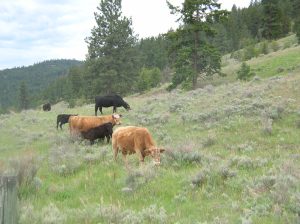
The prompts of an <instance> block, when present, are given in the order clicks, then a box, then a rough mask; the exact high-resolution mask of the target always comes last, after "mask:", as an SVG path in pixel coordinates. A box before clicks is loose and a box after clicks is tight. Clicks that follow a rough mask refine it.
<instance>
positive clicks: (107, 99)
mask: <svg viewBox="0 0 300 224" xmlns="http://www.w3.org/2000/svg"><path fill="white" fill-rule="evenodd" d="M102 107H113V113H116V112H117V107H124V108H125V109H126V110H130V106H129V104H128V103H126V102H125V101H124V100H123V99H122V97H120V96H119V95H107V96H96V97H95V116H97V111H98V108H99V111H100V112H101V114H102Z"/></svg>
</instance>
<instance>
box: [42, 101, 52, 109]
mask: <svg viewBox="0 0 300 224" xmlns="http://www.w3.org/2000/svg"><path fill="white" fill-rule="evenodd" d="M50 110H51V104H50V103H45V104H44V105H43V111H50Z"/></svg>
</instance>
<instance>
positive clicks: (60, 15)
mask: <svg viewBox="0 0 300 224" xmlns="http://www.w3.org/2000/svg"><path fill="white" fill-rule="evenodd" d="M183 1H184V0H170V2H171V3H172V4H174V5H178V6H180V5H181V4H182V3H183ZM99 3H100V0H0V70H2V69H5V68H13V67H20V66H28V65H32V64H34V63H37V62H42V61H44V60H49V59H77V60H84V59H85V56H86V54H87V44H86V42H85V41H84V39H85V38H86V37H88V36H90V31H91V29H92V28H93V26H94V25H95V19H94V12H95V11H97V6H99ZM219 3H221V4H222V8H223V9H228V10H230V9H231V7H232V5H233V4H235V5H236V6H237V7H240V8H242V7H247V6H248V5H249V3H250V0H232V1H231V0H219ZM122 12H123V14H124V15H125V16H126V17H128V18H131V19H132V28H133V30H134V32H135V34H137V35H138V37H139V38H144V37H150V36H157V35H158V34H162V33H166V32H167V31H168V30H169V29H170V28H176V27H177V24H176V22H175V20H176V17H175V16H174V15H171V14H170V10H169V8H168V6H167V4H166V1H165V0H122Z"/></svg>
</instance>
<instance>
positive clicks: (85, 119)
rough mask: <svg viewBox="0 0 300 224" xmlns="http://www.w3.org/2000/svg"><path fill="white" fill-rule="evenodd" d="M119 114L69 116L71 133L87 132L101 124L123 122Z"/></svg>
mask: <svg viewBox="0 0 300 224" xmlns="http://www.w3.org/2000/svg"><path fill="white" fill-rule="evenodd" d="M121 117H122V116H121V115H119V114H113V115H105V116H99V117H95V116H71V117H70V118H69V127H70V133H71V135H74V134H79V133H80V132H85V131H88V130H90V129H91V128H95V127H97V126H99V125H101V124H105V123H108V122H110V123H112V125H113V126H114V125H116V124H121V121H120V118H121Z"/></svg>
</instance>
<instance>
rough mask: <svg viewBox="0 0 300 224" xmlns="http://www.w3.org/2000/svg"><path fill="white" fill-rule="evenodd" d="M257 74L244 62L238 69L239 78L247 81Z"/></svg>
mask: <svg viewBox="0 0 300 224" xmlns="http://www.w3.org/2000/svg"><path fill="white" fill-rule="evenodd" d="M254 75H255V74H254V73H253V72H251V69H250V66H249V65H247V64H246V62H243V63H242V65H241V67H240V69H239V70H238V71H237V79H239V80H244V81H247V80H249V79H250V78H251V77H252V76H254Z"/></svg>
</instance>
